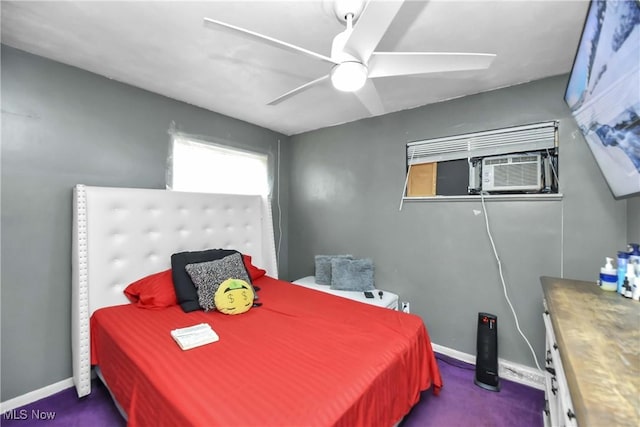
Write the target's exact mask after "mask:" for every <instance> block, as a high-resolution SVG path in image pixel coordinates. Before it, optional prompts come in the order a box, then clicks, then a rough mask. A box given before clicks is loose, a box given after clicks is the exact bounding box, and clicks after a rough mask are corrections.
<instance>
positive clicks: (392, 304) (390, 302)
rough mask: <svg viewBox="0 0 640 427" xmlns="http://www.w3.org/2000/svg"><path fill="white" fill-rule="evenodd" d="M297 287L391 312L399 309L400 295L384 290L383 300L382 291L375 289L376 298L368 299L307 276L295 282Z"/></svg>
mask: <svg viewBox="0 0 640 427" xmlns="http://www.w3.org/2000/svg"><path fill="white" fill-rule="evenodd" d="M293 283H294V284H296V285H300V286H304V287H305V288H310V289H315V290H316V291H321V292H326V293H328V294H331V295H336V296H339V297H343V298H349V299H351V300H354V301H360V302H363V303H365V304H371V305H376V306H378V307H383V308H390V309H391V310H397V309H398V295H396V294H394V293H392V292H389V291H385V290H382V298H381V297H380V295H379V291H380V289H375V290H373V291H371V292H373V296H374V298H367V297H365V296H364V292H359V291H337V290H334V289H331V287H330V286H328V285H318V284H317V283H316V278H315V276H307V277H303V278H302V279H298V280H295V281H294V282H293Z"/></svg>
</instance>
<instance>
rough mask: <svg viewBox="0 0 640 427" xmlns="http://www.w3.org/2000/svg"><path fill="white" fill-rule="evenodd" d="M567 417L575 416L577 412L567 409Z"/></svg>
mask: <svg viewBox="0 0 640 427" xmlns="http://www.w3.org/2000/svg"><path fill="white" fill-rule="evenodd" d="M567 417H569V419H571V418H575V417H576V414H574V413H573V411H572V410H571V409H567Z"/></svg>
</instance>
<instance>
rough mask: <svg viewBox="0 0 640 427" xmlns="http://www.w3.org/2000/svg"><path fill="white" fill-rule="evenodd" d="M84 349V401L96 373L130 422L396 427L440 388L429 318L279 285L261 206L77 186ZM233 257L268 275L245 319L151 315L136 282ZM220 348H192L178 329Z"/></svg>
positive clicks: (79, 329) (80, 346) (76, 258)
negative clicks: (179, 261) (135, 297)
mask: <svg viewBox="0 0 640 427" xmlns="http://www.w3.org/2000/svg"><path fill="white" fill-rule="evenodd" d="M73 200H74V202H73V203H74V226H73V258H72V261H73V262H72V265H73V292H72V297H73V300H72V350H73V378H74V383H75V386H76V390H77V393H78V396H79V397H82V396H86V395H88V394H90V392H91V373H92V367H98V368H99V372H100V378H101V380H103V382H104V383H105V384H106V385H107V387H108V388H109V390H110V392H111V393H112V396H113V397H114V400H115V401H116V403H117V404H118V405H119V406H120V407H121V409H122V411H123V412H124V415H125V416H126V417H127V420H128V425H131V426H144V425H154V426H159V425H167V426H175V425H180V426H189V425H193V426H199V425H203V426H234V425H235V426H356V425H363V426H364V425H366V426H377V425H380V426H391V425H393V424H394V423H397V422H398V421H399V420H401V419H402V417H403V416H404V415H406V414H407V413H408V411H409V410H410V409H411V407H412V406H413V405H414V404H415V403H417V402H418V400H419V398H420V393H421V392H422V391H424V390H427V389H429V388H431V389H432V390H433V392H434V393H436V394H437V393H438V391H439V389H440V387H441V386H442V381H441V377H440V372H439V370H438V366H437V363H436V360H435V356H434V354H433V351H432V348H431V343H430V340H429V336H428V332H427V330H426V328H425V326H424V323H423V322H422V320H421V319H420V318H419V317H418V316H415V315H409V314H406V313H401V312H398V311H394V310H389V309H385V308H380V307H375V306H371V305H367V304H363V303H360V302H356V301H351V300H348V299H344V298H338V297H335V296H332V295H330V294H327V293H323V292H319V291H316V290H313V289H308V288H304V287H301V286H295V285H292V284H291V283H289V282H286V281H282V280H279V279H278V273H277V264H276V251H275V244H274V232H273V225H272V224H273V221H272V217H271V211H270V208H269V204H268V203H267V202H266V201H265V200H263V199H262V198H261V197H258V196H238V195H211V194H196V193H181V192H171V191H167V190H148V189H123V188H108V187H89V186H84V185H78V186H76V187H75V189H74V197H73ZM209 248H232V249H235V250H237V251H239V252H241V253H242V254H244V255H249V256H251V262H252V263H253V264H254V265H255V266H257V267H258V268H260V269H263V270H264V272H265V273H266V274H264V275H262V276H261V277H258V278H256V279H255V280H253V285H254V286H256V287H257V288H258V289H259V290H258V292H257V294H258V296H259V301H260V304H261V305H260V306H256V307H253V308H251V309H250V310H249V311H247V312H246V313H244V314H240V315H225V314H222V313H220V312H217V311H213V312H205V311H202V310H198V311H194V312H190V313H185V312H183V311H182V309H181V307H180V306H179V305H173V306H170V307H166V308H163V309H160V310H146V309H141V308H139V307H138V306H136V305H135V304H131V303H130V302H129V300H128V299H127V298H126V297H125V296H124V293H123V291H124V290H125V288H127V286H128V285H129V284H130V283H132V282H134V281H136V280H138V279H140V278H142V277H145V276H148V275H151V274H154V273H158V272H160V271H163V270H166V269H168V268H170V267H171V263H170V258H171V255H172V254H174V253H176V252H180V251H193V250H205V249H209ZM199 323H207V324H209V325H211V326H212V328H213V329H214V330H215V331H216V333H217V334H218V335H219V337H220V340H219V341H218V342H215V343H212V344H207V345H205V346H202V347H198V348H195V349H191V350H187V351H183V350H181V349H180V348H179V347H178V346H177V345H176V343H175V342H174V341H173V339H172V338H171V336H170V334H169V332H170V331H171V330H172V329H175V328H181V327H187V326H191V325H195V324H199Z"/></svg>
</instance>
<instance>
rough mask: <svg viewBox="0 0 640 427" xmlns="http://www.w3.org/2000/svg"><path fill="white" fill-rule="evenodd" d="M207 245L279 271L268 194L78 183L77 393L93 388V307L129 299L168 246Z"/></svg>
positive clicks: (161, 264) (165, 263) (163, 260)
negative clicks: (129, 287) (134, 285)
mask: <svg viewBox="0 0 640 427" xmlns="http://www.w3.org/2000/svg"><path fill="white" fill-rule="evenodd" d="M210 248H226V249H237V250H238V251H240V252H242V253H244V254H247V255H251V256H252V258H253V264H254V265H256V266H257V267H260V268H264V269H265V270H267V274H268V275H269V276H271V277H278V267H277V260H276V251H275V240H274V233H273V221H272V217H271V207H270V204H269V203H268V201H267V200H266V199H264V198H262V197H260V196H243V195H229V194H200V193H185V192H177V191H170V190H149V189H133V188H109V187H89V186H84V185H77V186H76V187H75V188H74V192H73V242H72V279H73V281H72V287H73V288H72V320H71V332H72V353H73V380H74V383H75V386H76V390H77V392H78V396H79V397H82V396H86V395H88V394H89V393H90V392H91V355H90V335H89V318H90V317H91V314H93V312H94V311H95V310H97V309H99V308H102V307H108V306H112V305H118V304H126V303H128V300H127V299H126V297H125V296H124V294H123V292H122V291H123V290H124V288H125V287H126V286H127V285H128V284H129V283H131V282H133V281H135V280H137V279H139V278H141V277H144V276H146V275H149V274H152V273H156V272H159V271H162V270H166V269H167V268H170V267H171V254H173V253H176V252H181V251H197V250H203V249H210Z"/></svg>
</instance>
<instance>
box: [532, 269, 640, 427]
mask: <svg viewBox="0 0 640 427" xmlns="http://www.w3.org/2000/svg"><path fill="white" fill-rule="evenodd" d="M540 280H541V282H542V289H543V292H544V298H545V301H546V304H547V308H548V310H549V313H550V315H551V316H550V317H551V323H552V325H553V329H554V333H555V336H556V340H557V341H558V342H557V344H558V346H559V347H560V356H561V359H562V364H563V367H564V371H565V375H566V377H567V383H568V385H569V389H570V392H571V400H572V401H573V407H574V410H575V412H576V418H577V420H578V425H579V426H581V427H586V426H595V427H600V426H633V427H638V426H640V302H638V301H632V300H631V299H627V298H624V297H622V296H620V295H618V294H617V293H616V292H607V291H603V290H601V289H600V288H599V287H598V286H597V285H596V284H595V281H594V282H584V281H578V280H569V279H559V278H554V277H541V278H540Z"/></svg>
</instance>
